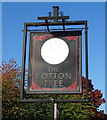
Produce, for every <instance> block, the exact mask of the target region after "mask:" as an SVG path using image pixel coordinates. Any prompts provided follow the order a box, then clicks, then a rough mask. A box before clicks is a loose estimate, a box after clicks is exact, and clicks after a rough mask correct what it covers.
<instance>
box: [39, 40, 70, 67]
mask: <svg viewBox="0 0 107 120" xmlns="http://www.w3.org/2000/svg"><path fill="white" fill-rule="evenodd" d="M68 54H69V48H68V45H67V43H66V42H65V41H64V40H62V39H59V38H51V39H49V40H47V41H46V42H45V43H44V44H43V45H42V48H41V56H42V58H43V60H44V61H45V62H47V63H49V64H54V65H55V64H60V63H62V62H63V61H64V60H65V59H66V58H67V56H68Z"/></svg>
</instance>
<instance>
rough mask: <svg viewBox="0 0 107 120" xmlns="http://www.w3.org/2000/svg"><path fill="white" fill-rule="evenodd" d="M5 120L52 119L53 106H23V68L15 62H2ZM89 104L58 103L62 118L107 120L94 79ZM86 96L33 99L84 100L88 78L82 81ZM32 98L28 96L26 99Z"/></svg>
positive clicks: (47, 96) (100, 94) (53, 96)
mask: <svg viewBox="0 0 107 120" xmlns="http://www.w3.org/2000/svg"><path fill="white" fill-rule="evenodd" d="M1 68H2V71H0V74H2V88H3V90H2V92H3V96H2V104H3V105H2V106H3V110H2V112H3V119H2V120H6V119H9V120H14V119H18V120H25V119H32V120H33V119H36V120H42V119H43V120H48V119H50V118H51V112H50V109H51V103H35V104H26V103H25V104H22V103H20V102H19V98H20V80H21V67H18V65H17V63H16V61H15V60H14V59H11V60H9V61H8V62H6V61H4V62H2V66H1ZM88 85H89V97H90V102H89V103H59V104H58V106H59V111H60V118H61V119H62V120H64V119H68V120H69V119H72V120H91V119H94V120H106V119H107V115H105V114H104V111H99V110H98V108H99V106H100V105H101V104H103V103H104V102H105V99H104V98H102V93H101V91H100V90H98V89H96V90H94V87H93V85H92V80H88ZM82 86H83V93H82V94H78V95H75V94H74V95H34V96H32V95H31V96H29V97H30V98H35V97H36V98H41V99H44V98H53V99H84V97H85V95H86V91H85V87H86V78H84V77H83V78H82ZM26 97H27V98H29V97H28V96H26Z"/></svg>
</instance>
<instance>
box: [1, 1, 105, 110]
mask: <svg viewBox="0 0 107 120" xmlns="http://www.w3.org/2000/svg"><path fill="white" fill-rule="evenodd" d="M52 6H59V7H60V10H61V11H63V12H64V15H67V16H70V20H71V21H76V20H88V28H89V30H88V31H89V34H88V43H89V44H88V46H89V79H92V83H93V85H94V88H95V89H99V90H101V92H102V93H103V97H104V98H105V3H104V2H99V3H97V2H89V3H88V2H40V3H39V2H29V3H27V2H15V3H14V2H11V3H9V2H3V3H2V60H6V61H8V60H9V59H10V58H14V59H15V60H16V61H17V63H18V64H19V66H21V63H22V43H23V32H22V30H23V28H24V27H23V26H24V22H37V17H39V16H47V15H48V12H51V11H52ZM83 74H84V70H83ZM100 109H101V110H105V104H103V105H101V107H100Z"/></svg>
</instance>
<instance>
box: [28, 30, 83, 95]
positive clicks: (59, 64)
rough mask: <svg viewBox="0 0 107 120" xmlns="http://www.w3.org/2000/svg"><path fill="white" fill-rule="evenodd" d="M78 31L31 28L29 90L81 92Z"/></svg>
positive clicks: (80, 32) (79, 34)
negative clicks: (37, 30)
mask: <svg viewBox="0 0 107 120" xmlns="http://www.w3.org/2000/svg"><path fill="white" fill-rule="evenodd" d="M81 35H82V31H66V32H64V31H57V32H41V33H40V32H31V33H30V47H29V70H28V91H29V93H35V94H37V93H39V94H42V93H55V94H59V93H61V94H62V93H81V90H82V85H81Z"/></svg>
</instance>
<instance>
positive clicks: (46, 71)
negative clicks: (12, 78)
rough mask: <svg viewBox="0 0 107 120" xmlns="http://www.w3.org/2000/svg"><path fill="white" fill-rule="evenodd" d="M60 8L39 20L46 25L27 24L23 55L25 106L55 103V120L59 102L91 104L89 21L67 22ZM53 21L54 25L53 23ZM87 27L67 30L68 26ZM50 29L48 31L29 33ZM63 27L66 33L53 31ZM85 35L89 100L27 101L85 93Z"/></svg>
mask: <svg viewBox="0 0 107 120" xmlns="http://www.w3.org/2000/svg"><path fill="white" fill-rule="evenodd" d="M66 19H69V16H63V13H62V12H59V7H58V6H54V7H53V16H52V14H51V12H50V13H49V16H45V17H38V20H45V22H34V23H25V24H24V40H23V54H22V81H21V95H20V98H21V102H24V103H35V102H51V103H52V120H55V119H57V117H58V116H57V115H58V112H59V111H58V110H57V103H59V102H88V101H89V99H88V30H87V29H88V28H87V21H66ZM49 20H51V22H49ZM59 20H61V21H59ZM72 25H74V26H78V25H79V26H80V25H82V26H84V27H80V28H77V27H76V28H74V27H73V28H66V26H72ZM35 26H38V27H41V26H46V27H47V29H28V27H29V28H32V27H35ZM51 26H62V29H58V28H57V29H51V28H50V27H51ZM83 30H84V31H85V70H86V98H85V99H78V100H71V99H26V98H25V94H26V95H35V94H42V95H44V94H81V93H82V47H83V46H82V31H83ZM28 31H29V32H30V41H29V64H28V82H27V85H28V87H27V90H26V92H24V90H25V65H26V54H27V50H26V49H27V39H28V35H27V32H28Z"/></svg>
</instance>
